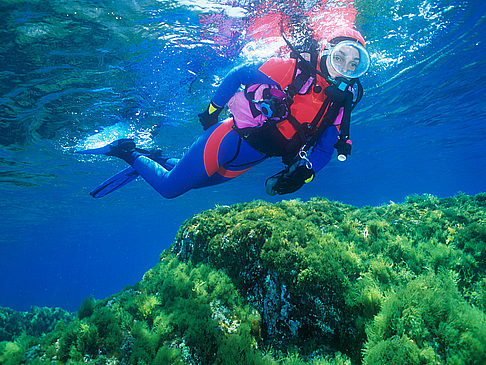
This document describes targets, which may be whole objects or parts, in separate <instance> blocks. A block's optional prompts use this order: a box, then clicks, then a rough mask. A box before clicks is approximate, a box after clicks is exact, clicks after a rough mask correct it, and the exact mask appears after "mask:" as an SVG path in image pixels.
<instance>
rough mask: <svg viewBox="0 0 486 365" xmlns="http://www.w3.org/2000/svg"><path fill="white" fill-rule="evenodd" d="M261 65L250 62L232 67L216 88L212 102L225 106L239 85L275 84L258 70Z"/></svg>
mask: <svg viewBox="0 0 486 365" xmlns="http://www.w3.org/2000/svg"><path fill="white" fill-rule="evenodd" d="M261 65H262V63H250V64H244V65H242V66H238V67H235V68H234V69H232V70H231V71H230V72H229V73H228V75H226V77H225V78H224V80H223V82H222V83H221V85H220V86H219V87H218V90H216V93H215V95H214V97H213V102H214V103H215V104H216V105H218V106H225V105H226V103H227V102H228V101H229V99H231V97H232V96H233V95H234V94H235V93H236V92H237V91H238V89H239V88H240V86H241V85H246V84H272V85H274V84H276V82H275V81H273V80H272V79H271V78H269V77H268V76H267V75H265V74H264V73H263V72H261V71H259V70H258V69H259V68H260V66H261Z"/></svg>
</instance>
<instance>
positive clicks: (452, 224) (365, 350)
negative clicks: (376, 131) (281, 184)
mask: <svg viewBox="0 0 486 365" xmlns="http://www.w3.org/2000/svg"><path fill="white" fill-rule="evenodd" d="M485 221H486V194H479V195H476V196H474V197H472V196H466V195H459V196H456V197H453V198H445V199H438V198H436V197H433V196H412V197H409V198H407V200H406V202H404V203H402V204H395V203H391V204H388V205H385V206H380V207H363V208H360V209H358V208H356V207H352V206H349V205H345V204H340V203H335V202H330V201H328V200H325V199H317V198H316V199H312V200H310V201H308V202H300V201H295V200H294V201H283V202H281V203H277V204H270V203H266V202H262V201H256V202H252V203H246V204H237V205H234V206H231V207H228V206H222V207H217V208H215V209H213V210H209V211H206V212H203V213H201V214H198V215H197V216H195V217H193V218H191V219H188V220H187V221H186V222H184V224H183V225H182V226H181V228H180V230H179V232H178V233H177V236H176V238H175V241H174V243H173V245H172V246H171V248H170V249H168V250H165V251H164V252H163V253H162V254H161V257H160V262H159V263H158V264H157V265H156V266H155V267H154V268H153V269H151V270H149V271H148V272H147V273H146V274H145V275H144V277H143V279H142V280H141V281H140V282H139V283H136V284H135V285H134V286H132V287H127V288H125V289H124V290H123V291H122V292H120V293H118V294H116V295H113V296H112V297H110V298H107V299H104V300H94V299H93V298H87V299H86V300H85V301H84V302H83V303H82V305H81V306H80V309H79V311H78V318H77V319H75V320H73V321H71V322H66V321H59V322H58V324H57V326H56V329H55V330H54V331H52V332H50V333H47V334H44V335H42V336H37V337H32V336H26V335H23V336H18V337H16V338H11V339H9V340H8V341H4V342H2V343H1V344H0V361H3V360H5V359H8V363H11V364H18V363H22V362H26V361H27V360H29V361H34V362H37V363H44V362H50V361H54V362H59V363H78V362H79V363H80V362H88V363H108V362H109V363H114V364H116V363H120V364H304V363H307V364H352V363H353V364H354V363H355V364H358V363H364V364H389V363H394V364H438V363H446V364H482V363H485V362H486V314H485V303H486V295H485V293H486V290H485V287H486V278H485V277H486V276H485V270H486V263H485V252H486V228H485V227H486V226H485ZM5 361H7V360H5Z"/></svg>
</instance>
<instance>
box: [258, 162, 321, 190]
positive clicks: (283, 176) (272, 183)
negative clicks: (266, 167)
mask: <svg viewBox="0 0 486 365" xmlns="http://www.w3.org/2000/svg"><path fill="white" fill-rule="evenodd" d="M314 176H315V173H314V170H313V169H312V168H310V169H309V168H308V167H307V166H306V164H305V162H304V161H302V160H300V161H297V162H296V163H294V164H293V165H291V166H289V167H287V168H286V169H285V170H282V171H280V172H279V173H278V174H275V175H273V176H272V177H269V178H268V179H267V181H266V182H265V187H266V189H267V194H269V195H276V194H279V195H282V194H290V193H293V192H294V191H297V190H299V189H300V188H301V187H302V185H304V184H305V183H308V182H311V181H312V180H313V179H314Z"/></svg>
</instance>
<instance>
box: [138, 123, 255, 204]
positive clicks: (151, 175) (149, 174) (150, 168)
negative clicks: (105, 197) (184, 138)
mask: <svg viewBox="0 0 486 365" xmlns="http://www.w3.org/2000/svg"><path fill="white" fill-rule="evenodd" d="M231 127H232V121H231V120H228V121H225V122H224V123H220V124H217V125H215V126H214V127H211V128H209V129H208V130H207V131H205V132H204V133H203V134H202V135H201V136H200V137H199V138H198V139H197V140H196V142H194V144H193V145H192V146H191V148H190V149H189V151H188V152H187V153H186V154H185V155H184V156H183V157H182V159H181V160H179V162H178V163H177V165H176V166H174V168H173V169H172V170H170V171H168V170H167V169H165V168H164V167H162V166H161V165H160V164H158V163H157V162H155V161H153V160H151V159H150V158H148V157H146V156H140V157H138V158H137V159H136V160H135V162H134V163H133V167H134V168H135V169H136V170H137V172H138V173H139V174H140V175H141V176H142V177H143V178H144V179H145V180H146V181H147V182H148V183H149V184H150V185H151V186H152V187H153V188H154V189H155V190H157V191H158V192H159V193H160V194H161V195H162V196H164V197H166V198H174V197H177V196H179V195H181V194H183V193H185V192H186V191H188V190H190V189H193V188H200V187H204V186H209V185H215V184H219V183H222V182H225V181H227V180H229V179H231V178H233V177H236V176H238V175H240V174H242V173H243V172H245V171H246V170H248V169H249V168H250V167H252V166H254V165H255V164H256V163H258V162H260V161H262V160H263V159H264V156H263V155H262V154H261V153H259V152H258V151H256V150H254V149H253V148H251V147H250V146H249V145H248V144H246V142H242V145H243V144H244V147H243V149H241V146H240V145H239V141H240V139H239V136H238V134H237V133H236V132H235V131H234V130H233V129H232V128H231ZM238 152H240V153H239V154H238ZM242 152H244V153H242ZM232 160H239V162H241V163H246V165H245V167H244V168H243V169H239V170H229V169H228V168H226V166H225V165H226V164H227V163H228V162H230V161H232Z"/></svg>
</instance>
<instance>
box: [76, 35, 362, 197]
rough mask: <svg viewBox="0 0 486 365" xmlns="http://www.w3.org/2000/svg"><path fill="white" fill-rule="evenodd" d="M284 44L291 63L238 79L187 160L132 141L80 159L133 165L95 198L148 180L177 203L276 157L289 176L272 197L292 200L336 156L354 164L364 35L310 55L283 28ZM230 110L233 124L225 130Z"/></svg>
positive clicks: (210, 112) (231, 77)
mask: <svg viewBox="0 0 486 365" xmlns="http://www.w3.org/2000/svg"><path fill="white" fill-rule="evenodd" d="M282 37H283V38H284V40H285V42H286V43H287V45H288V47H289V48H290V50H291V51H292V52H291V55H290V57H287V58H282V57H275V58H271V59H269V60H267V61H265V62H263V63H260V64H245V65H243V66H240V67H237V68H235V69H233V70H232V71H230V72H229V74H228V75H227V76H226V77H225V78H224V80H223V82H222V83H221V85H220V86H219V87H218V89H217V91H216V93H215V95H214V96H213V98H212V100H211V101H210V103H209V106H208V107H207V109H206V110H205V111H204V112H203V113H201V114H199V120H200V122H201V124H202V127H203V129H204V132H203V133H202V135H201V136H200V137H199V138H198V139H197V140H196V141H195V142H194V143H193V145H192V146H191V148H190V149H189V151H187V153H186V154H185V155H184V156H183V157H182V158H181V159H173V158H165V157H162V156H161V153H160V152H159V151H154V152H150V151H145V150H142V149H139V148H137V147H136V145H135V143H134V141H133V140H131V139H121V140H117V141H115V142H113V143H111V144H109V145H107V146H105V147H102V148H98V149H91V150H83V151H78V153H82V154H104V155H107V156H115V157H118V158H120V159H122V160H124V161H126V162H127V163H128V164H129V165H130V167H128V168H126V169H125V170H123V171H121V172H120V173H118V174H117V175H115V176H113V177H112V178H110V179H109V180H107V181H105V182H104V183H103V184H102V185H100V186H99V187H98V188H96V189H95V190H93V191H92V192H91V193H90V194H91V195H92V196H93V197H101V196H104V195H106V194H108V193H110V192H112V191H113V190H115V189H118V188H119V187H121V186H123V185H125V184H126V183H128V182H130V181H132V180H133V179H135V178H136V177H138V176H142V178H143V179H145V180H146V181H147V182H148V183H149V184H150V185H151V186H152V187H153V188H154V189H155V190H156V191H158V192H159V193H160V194H161V195H162V196H164V197H166V198H174V197H177V196H179V195H181V194H183V193H185V192H187V191H188V190H191V189H196V188H202V187H205V186H211V185H216V184H220V183H223V182H225V181H228V180H231V179H233V178H235V177H237V176H239V175H241V174H243V173H244V172H246V171H248V170H249V169H251V168H252V167H254V166H255V165H257V164H259V163H261V162H262V161H264V160H266V159H267V158H269V157H275V156H279V157H281V158H282V161H283V163H284V164H285V168H284V169H283V170H282V171H280V172H279V173H277V174H275V175H273V176H271V177H270V178H268V179H267V181H266V183H265V186H266V191H267V193H268V194H270V195H276V194H288V193H292V192H295V191H297V190H298V189H300V188H301V187H302V186H303V185H304V184H306V183H309V182H311V181H312V180H313V179H314V176H315V174H316V173H317V172H319V171H320V170H321V169H322V168H323V167H324V166H325V165H326V164H327V163H328V162H329V161H330V159H331V157H332V154H333V152H334V149H336V150H337V152H338V159H339V160H340V161H344V160H346V158H347V156H348V155H349V154H350V153H351V146H352V143H351V140H350V137H349V126H350V117H351V111H352V109H353V108H354V107H355V106H356V104H357V103H358V102H359V100H360V99H361V97H362V95H363V88H362V86H361V83H360V81H359V77H360V76H362V75H363V74H364V73H365V72H366V71H367V70H368V67H369V64H370V56H369V54H368V52H367V50H366V45H365V40H364V38H363V37H362V35H361V34H360V33H359V32H358V31H357V30H354V29H351V28H345V29H340V30H338V31H336V32H334V33H333V35H332V36H330V37H329V38H328V39H327V41H326V44H325V46H324V48H323V49H320V50H319V47H317V46H314V47H310V48H309V50H308V51H307V52H305V53H304V52H299V51H298V50H297V49H296V48H295V47H294V46H293V45H292V44H291V43H290V42H289V41H288V40H287V38H286V37H285V34H284V32H283V28H282ZM241 86H244V89H243V90H241V89H240V88H241ZM239 90H241V91H239ZM225 105H227V106H228V108H229V110H230V113H231V117H230V118H229V119H227V120H225V121H223V122H220V121H219V120H218V117H219V114H220V113H221V111H222V110H223V109H224V107H225Z"/></svg>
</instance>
